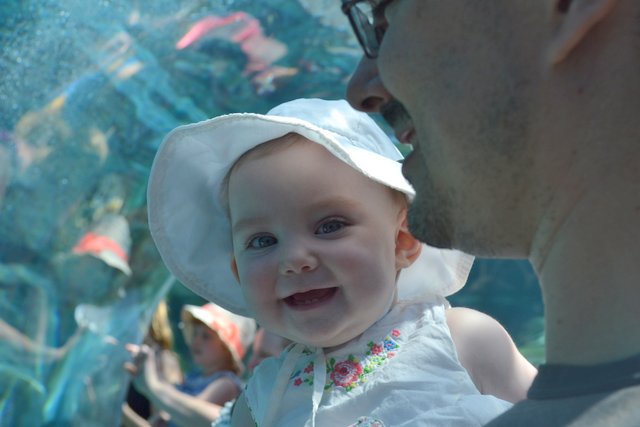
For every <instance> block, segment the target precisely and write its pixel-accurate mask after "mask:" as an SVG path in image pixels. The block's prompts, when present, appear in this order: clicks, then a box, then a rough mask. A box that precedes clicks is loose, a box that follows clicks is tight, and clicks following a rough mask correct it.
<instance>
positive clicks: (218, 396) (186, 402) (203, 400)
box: [127, 347, 238, 427]
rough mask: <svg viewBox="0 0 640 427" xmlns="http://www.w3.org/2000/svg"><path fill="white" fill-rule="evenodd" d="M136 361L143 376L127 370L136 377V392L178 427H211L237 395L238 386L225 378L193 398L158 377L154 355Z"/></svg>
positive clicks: (142, 352)
mask: <svg viewBox="0 0 640 427" xmlns="http://www.w3.org/2000/svg"><path fill="white" fill-rule="evenodd" d="M131 348H133V347H131ZM134 359H138V360H137V362H136V366H139V371H140V372H137V371H138V369H136V368H135V367H131V366H130V367H129V368H127V369H128V370H129V372H131V373H132V374H133V375H135V377H134V386H135V387H136V389H137V390H138V391H139V392H141V393H143V394H144V395H145V396H146V397H147V398H148V399H149V400H150V401H151V404H152V405H154V406H155V407H156V408H158V409H160V410H162V411H165V412H167V413H168V414H169V416H170V417H171V421H172V422H173V423H175V424H177V425H179V426H183V427H199V426H202V427H210V426H211V423H212V422H213V421H214V420H215V419H217V418H218V416H219V415H220V410H221V409H222V404H224V402H225V401H227V400H231V399H233V398H234V397H235V395H237V393H238V392H237V386H236V384H235V383H234V382H233V381H232V380H230V379H228V378H224V377H223V378H221V379H219V380H216V381H214V382H213V383H211V384H210V385H209V386H208V387H207V388H206V389H205V390H204V391H203V392H202V393H201V394H200V395H198V396H190V395H188V394H185V393H182V392H180V391H179V390H177V389H176V388H175V386H174V385H173V384H171V383H169V382H167V381H164V380H163V379H162V378H160V377H159V376H158V374H157V368H156V360H155V355H154V354H153V352H150V351H140V354H139V355H138V356H136V357H135V358H134ZM213 402H219V403H220V404H218V403H213Z"/></svg>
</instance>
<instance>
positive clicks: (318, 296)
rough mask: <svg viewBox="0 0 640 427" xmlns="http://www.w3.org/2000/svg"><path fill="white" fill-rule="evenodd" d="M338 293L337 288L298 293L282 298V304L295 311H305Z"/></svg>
mask: <svg viewBox="0 0 640 427" xmlns="http://www.w3.org/2000/svg"><path fill="white" fill-rule="evenodd" d="M337 291H338V288H335V287H334V288H322V289H313V290H311V291H306V292H298V293H295V294H293V295H289V296H288V297H286V298H284V299H283V301H284V303H285V304H286V305H287V306H289V307H291V308H293V309H297V310H305V309H309V308H315V307H317V306H319V305H321V304H323V303H325V302H326V301H328V300H330V299H331V298H332V297H333V296H334V295H335V293H336V292H337Z"/></svg>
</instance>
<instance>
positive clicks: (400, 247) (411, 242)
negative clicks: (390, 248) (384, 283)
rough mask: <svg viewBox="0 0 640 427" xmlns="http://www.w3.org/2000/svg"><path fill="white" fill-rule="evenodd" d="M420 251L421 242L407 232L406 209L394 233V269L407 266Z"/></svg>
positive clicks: (416, 257)
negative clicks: (396, 231) (396, 232)
mask: <svg viewBox="0 0 640 427" xmlns="http://www.w3.org/2000/svg"><path fill="white" fill-rule="evenodd" d="M420 252H422V243H421V242H420V241H419V240H418V239H416V238H415V237H413V234H411V233H410V232H409V225H408V223H407V217H406V211H405V216H404V219H403V220H402V223H401V224H400V228H399V229H398V234H397V235H396V269H398V270H401V269H403V268H407V267H409V266H410V265H411V264H413V262H414V261H415V260H416V259H418V256H420Z"/></svg>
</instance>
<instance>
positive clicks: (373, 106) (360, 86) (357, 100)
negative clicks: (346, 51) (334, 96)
mask: <svg viewBox="0 0 640 427" xmlns="http://www.w3.org/2000/svg"><path fill="white" fill-rule="evenodd" d="M392 98H393V97H392V96H391V94H390V93H389V92H388V91H387V88H386V87H384V85H383V84H382V80H380V75H379V73H378V66H377V65H376V60H375V59H370V58H367V57H365V56H363V57H362V58H361V59H360V62H359V63H358V66H357V67H356V70H355V71H354V73H353V76H351V80H349V84H348V86H347V100H348V101H349V103H350V104H351V106H352V107H353V108H355V109H356V110H360V111H364V112H367V113H379V112H380V108H381V107H382V106H383V105H384V104H386V103H387V102H389V101H390V100H391V99H392Z"/></svg>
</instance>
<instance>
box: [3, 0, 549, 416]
mask: <svg viewBox="0 0 640 427" xmlns="http://www.w3.org/2000/svg"><path fill="white" fill-rule="evenodd" d="M243 14H245V15H243ZM211 16H215V17H220V18H228V17H230V16H235V17H237V21H234V22H232V23H229V24H226V25H222V26H220V27H219V28H218V29H217V30H215V31H213V32H211V33H209V34H208V35H206V36H203V37H202V38H200V39H199V40H198V41H197V42H194V43H193V44H192V45H190V46H188V47H186V48H184V49H178V48H177V47H176V43H177V42H178V41H179V40H180V39H181V38H182V37H183V36H184V35H185V34H186V33H187V32H188V31H189V30H190V29H191V28H192V27H193V25H194V24H196V23H197V22H199V21H201V20H202V19H205V18H207V17H211ZM255 23H258V24H259V27H260V29H261V31H262V35H263V40H262V42H264V43H266V46H269V49H270V50H269V49H267V50H268V51H269V52H276V51H278V49H282V47H283V46H284V49H285V53H284V54H282V55H280V56H279V57H277V58H276V59H275V60H274V59H273V56H277V55H272V57H269V55H267V58H266V59H265V58H262V59H261V58H257V59H256V58H255V57H252V55H251V54H249V53H247V51H246V50H247V46H246V45H243V44H242V43H241V42H239V41H238V40H237V39H235V38H234V37H239V36H238V33H239V32H240V31H242V30H243V29H244V30H247V29H251V28H254V27H251V26H252V25H254V24H255ZM254 29H255V28H254ZM0 52H1V54H0V75H1V76H2V78H1V79H0V427H4V426H12V427H13V426H23V425H24V426H39V425H46V426H76V425H77V426H111V425H118V423H119V408H120V403H121V401H122V399H123V397H124V392H125V390H126V387H127V384H128V381H129V379H128V377H127V375H126V374H125V373H124V371H123V369H122V364H123V363H124V362H125V361H126V360H128V354H127V352H126V351H125V350H124V347H123V345H124V343H127V342H140V341H141V340H142V337H143V336H144V333H145V331H146V329H147V325H148V322H149V319H150V317H151V314H152V312H153V310H154V308H155V305H156V304H157V302H158V301H159V300H160V299H162V298H166V299H167V301H168V302H169V306H170V316H171V320H172V322H173V326H174V327H175V328H176V329H175V330H176V335H177V336H178V337H180V334H179V331H178V329H177V324H178V321H179V319H178V317H179V309H180V307H181V305H182V304H184V303H196V304H198V303H201V302H202V301H201V300H200V299H199V297H197V296H195V295H194V294H192V293H190V292H189V291H188V290H186V288H184V287H182V285H180V284H179V283H176V284H174V283H173V281H172V280H171V278H170V277H169V274H168V272H167V271H166V269H165V268H164V266H163V265H162V263H161V261H160V259H159V257H158V254H157V252H156V250H155V247H154V246H153V243H152V241H151V239H150V236H149V233H148V230H147V224H146V211H145V191H146V182H147V176H148V172H149V167H150V164H151V160H152V159H153V155H154V153H155V150H156V149H157V147H158V144H159V143H160V141H161V140H162V138H163V136H164V135H165V134H166V132H167V131H169V130H170V129H172V128H174V127H175V126H177V125H180V124H183V123H188V122H193V121H198V120H202V119H204V118H207V117H212V116H216V115H220V114H224V113H229V112H237V111H252V112H266V111H267V110H268V109H269V108H271V107H273V106H274V105H277V104H279V103H281V102H284V101H287V100H290V99H294V98H299V97H320V98H327V99H336V98H342V97H343V96H344V91H345V87H346V83H347V81H348V79H349V76H350V74H351V73H352V71H353V69H354V68H355V65H356V63H357V61H358V59H359V57H360V55H361V51H360V49H359V47H358V45H357V43H356V41H355V39H354V37H353V35H352V33H351V30H350V29H349V28H348V25H347V21H346V19H345V18H344V17H343V16H342V15H341V13H340V11H339V7H338V0H327V1H321V0H269V1H260V2H256V1H254V0H236V1H232V0H227V1H219V0H216V1H213V0H211V1H204V0H203V1H201V0H190V1H180V2H176V1H173V0H171V1H169V0H154V1H150V2H142V1H136V0H118V1H108V0H92V1H85V0H58V1H52V0H4V1H3V3H2V7H0ZM105 230H106V231H105ZM98 231H99V232H100V233H106V234H107V235H108V236H110V238H113V239H114V241H116V242H117V243H118V244H119V245H120V247H121V248H122V249H123V250H124V252H126V253H127V254H128V259H127V261H126V263H125V264H126V265H125V266H124V267H123V266H122V265H120V266H117V265H114V264H110V263H109V262H108V257H106V256H101V255H98V254H96V253H92V252H90V251H89V252H87V251H84V252H81V251H77V250H76V251H74V248H76V249H77V248H79V247H80V246H81V245H80V246H79V242H81V241H82V239H83V238H85V237H87V236H88V235H90V233H93V232H98ZM128 269H130V271H129V270H128ZM451 302H452V303H453V304H454V305H462V306H468V307H473V308H477V309H479V310H482V311H485V312H487V313H489V314H490V315H492V316H494V317H496V318H497V319H498V320H499V321H500V322H502V323H503V324H504V325H505V327H506V328H507V330H508V331H509V332H510V333H511V334H512V335H513V336H514V339H515V341H516V343H517V344H518V345H519V346H520V348H521V349H522V350H523V352H524V353H525V355H527V357H529V358H530V360H532V361H533V362H534V363H539V362H541V361H542V358H543V344H542V340H543V324H542V314H543V309H542V303H541V299H540V293H539V289H538V286H537V281H536V278H535V275H534V274H533V272H532V270H531V268H530V266H529V265H528V263H527V262H525V261H498V260H477V261H476V264H475V266H474V268H473V270H472V273H471V277H470V280H469V283H468V285H467V286H466V287H465V288H464V289H463V290H462V291H461V292H460V293H458V294H456V295H454V296H452V297H451ZM176 344H177V350H178V351H179V352H180V353H181V354H182V355H183V356H185V357H186V356H187V352H186V349H185V346H184V342H183V341H182V340H181V339H178V340H177V343H176ZM185 360H186V362H185V365H187V366H188V365H189V361H188V359H185Z"/></svg>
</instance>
